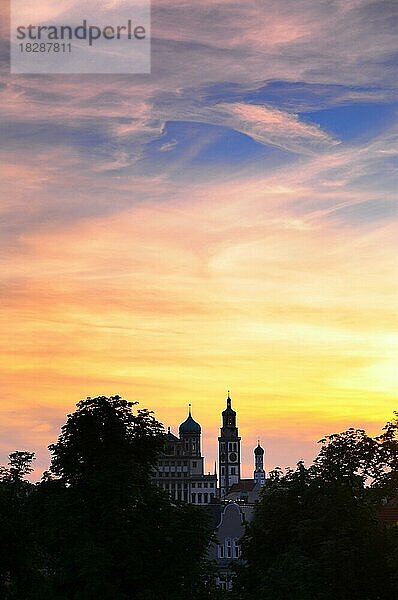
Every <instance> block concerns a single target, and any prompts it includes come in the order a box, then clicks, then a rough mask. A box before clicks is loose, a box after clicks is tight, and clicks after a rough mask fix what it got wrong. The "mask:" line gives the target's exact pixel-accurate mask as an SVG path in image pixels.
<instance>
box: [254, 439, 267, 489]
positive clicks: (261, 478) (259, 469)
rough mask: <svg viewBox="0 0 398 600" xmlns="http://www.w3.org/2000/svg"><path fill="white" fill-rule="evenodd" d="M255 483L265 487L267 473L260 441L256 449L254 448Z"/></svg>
mask: <svg viewBox="0 0 398 600" xmlns="http://www.w3.org/2000/svg"><path fill="white" fill-rule="evenodd" d="M253 477H254V481H255V482H256V483H259V484H260V485H261V486H262V485H265V471H264V448H261V446H260V441H259V442H258V445H257V447H256V448H254V476H253Z"/></svg>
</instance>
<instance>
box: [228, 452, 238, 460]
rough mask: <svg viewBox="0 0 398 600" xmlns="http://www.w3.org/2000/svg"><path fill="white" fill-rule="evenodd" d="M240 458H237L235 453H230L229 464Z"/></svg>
mask: <svg viewBox="0 0 398 600" xmlns="http://www.w3.org/2000/svg"><path fill="white" fill-rule="evenodd" d="M237 458H238V457H237V456H236V454H235V452H230V453H229V462H236V459H237Z"/></svg>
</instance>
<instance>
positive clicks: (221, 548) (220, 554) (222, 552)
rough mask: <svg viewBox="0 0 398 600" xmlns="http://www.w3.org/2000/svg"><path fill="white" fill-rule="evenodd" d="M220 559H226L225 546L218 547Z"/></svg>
mask: <svg viewBox="0 0 398 600" xmlns="http://www.w3.org/2000/svg"><path fill="white" fill-rule="evenodd" d="M218 558H224V545H223V544H220V545H219V546H218Z"/></svg>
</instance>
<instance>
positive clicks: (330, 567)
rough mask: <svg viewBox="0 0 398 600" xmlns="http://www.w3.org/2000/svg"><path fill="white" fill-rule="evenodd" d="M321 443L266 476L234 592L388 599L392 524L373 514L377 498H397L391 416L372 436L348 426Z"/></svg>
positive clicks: (305, 598)
mask: <svg viewBox="0 0 398 600" xmlns="http://www.w3.org/2000/svg"><path fill="white" fill-rule="evenodd" d="M320 443H321V449H320V452H319V455H318V457H317V458H316V460H315V461H314V465H313V466H311V467H309V468H306V467H305V465H304V464H303V463H299V464H298V465H297V468H296V469H295V470H288V471H287V472H286V473H285V474H284V473H283V472H282V471H281V470H280V469H276V470H275V471H274V472H272V473H271V475H270V477H269V479H268V481H267V485H266V486H265V488H264V490H263V492H262V496H261V500H260V502H259V503H258V506H257V509H256V513H255V518H254V520H253V522H252V523H251V524H250V525H249V527H248V529H247V533H246V536H245V539H244V544H243V548H244V558H245V559H246V561H247V562H246V565H245V566H244V567H243V568H242V569H241V570H240V573H239V576H238V581H237V590H238V592H237V594H238V596H237V597H239V598H247V599H257V598H264V599H266V600H267V599H270V600H352V599H353V598H363V599H364V600H384V599H386V600H387V599H388V600H390V598H393V597H394V594H395V590H396V583H397V574H398V552H397V550H398V546H397V541H398V539H397V537H398V536H397V534H398V528H392V529H391V528H387V527H386V526H385V525H384V524H383V522H382V521H381V519H380V515H379V513H380V508H381V499H382V498H383V499H384V502H386V501H388V500H389V499H391V498H398V486H397V448H398V446H397V444H398V442H397V420H396V419H395V420H394V421H392V422H390V423H388V424H387V425H386V427H385V428H384V430H383V432H382V434H381V435H380V436H378V437H376V438H371V437H369V436H368V435H366V433H365V431H363V430H361V429H358V430H355V429H349V430H347V431H345V432H343V433H339V434H333V435H331V436H328V437H326V438H324V439H323V440H321V442H320Z"/></svg>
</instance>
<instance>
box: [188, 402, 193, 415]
mask: <svg viewBox="0 0 398 600" xmlns="http://www.w3.org/2000/svg"><path fill="white" fill-rule="evenodd" d="M191 406H192V404H188V414H189V416H190V417H191V416H192V415H191Z"/></svg>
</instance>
